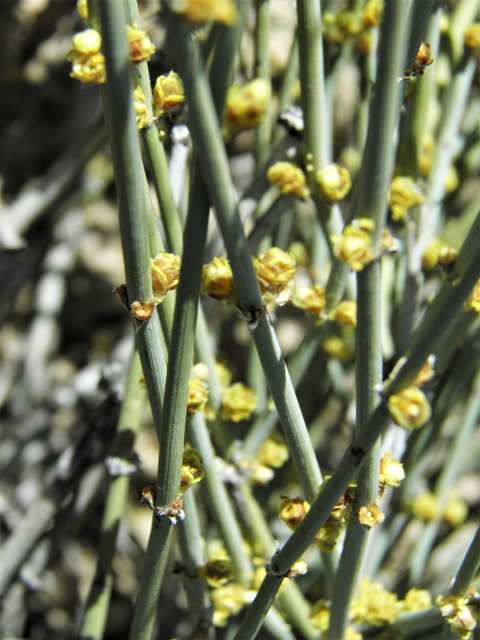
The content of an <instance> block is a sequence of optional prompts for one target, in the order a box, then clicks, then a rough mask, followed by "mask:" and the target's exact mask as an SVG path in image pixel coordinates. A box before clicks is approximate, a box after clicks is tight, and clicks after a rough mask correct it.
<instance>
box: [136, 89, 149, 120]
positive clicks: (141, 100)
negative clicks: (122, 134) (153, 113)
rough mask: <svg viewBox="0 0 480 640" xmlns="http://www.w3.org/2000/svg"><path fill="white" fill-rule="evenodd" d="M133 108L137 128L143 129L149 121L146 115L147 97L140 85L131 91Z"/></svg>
mask: <svg viewBox="0 0 480 640" xmlns="http://www.w3.org/2000/svg"><path fill="white" fill-rule="evenodd" d="M133 108H134V110H135V121H136V123H137V127H138V128H139V129H143V127H146V126H147V125H148V124H149V123H150V118H149V115H148V107H147V99H146V98H145V94H144V93H143V91H142V89H141V87H137V88H136V89H135V91H134V92H133Z"/></svg>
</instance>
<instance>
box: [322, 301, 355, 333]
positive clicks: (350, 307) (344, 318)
mask: <svg viewBox="0 0 480 640" xmlns="http://www.w3.org/2000/svg"><path fill="white" fill-rule="evenodd" d="M329 317H330V318H331V319H332V320H336V321H337V322H340V323H341V324H346V325H348V326H350V327H356V326H357V303H356V302H355V300H345V301H344V302H341V303H340V304H339V305H338V307H337V308H336V309H334V310H333V311H332V313H331V314H330V315H329Z"/></svg>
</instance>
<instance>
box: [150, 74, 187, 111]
mask: <svg viewBox="0 0 480 640" xmlns="http://www.w3.org/2000/svg"><path fill="white" fill-rule="evenodd" d="M184 100H185V96H184V95H183V85H182V81H181V80H180V78H179V76H178V74H177V73H174V72H173V71H170V73H169V74H168V76H166V77H165V76H159V77H158V78H157V81H156V82H155V88H154V90H153V113H154V114H155V115H156V116H158V117H160V116H163V114H164V113H165V112H166V111H169V110H170V109H173V108H174V107H176V106H177V105H179V104H180V103H182V102H183V101H184Z"/></svg>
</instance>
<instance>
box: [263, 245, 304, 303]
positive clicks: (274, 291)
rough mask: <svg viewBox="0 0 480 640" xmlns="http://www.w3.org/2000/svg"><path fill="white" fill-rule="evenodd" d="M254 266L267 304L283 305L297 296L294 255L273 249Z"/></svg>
mask: <svg viewBox="0 0 480 640" xmlns="http://www.w3.org/2000/svg"><path fill="white" fill-rule="evenodd" d="M253 266H254V267H255V272H256V275H257V281H258V284H259V286H260V292H261V294H262V299H263V301H264V302H265V304H268V303H270V302H276V303H277V304H278V305H283V304H285V303H287V302H290V300H292V298H293V296H294V295H295V281H294V279H293V274H294V273H295V271H296V270H297V267H296V263H295V258H294V256H293V254H292V253H287V252H285V251H282V250H281V249H278V248H277V247H272V248H271V249H268V251H266V252H265V253H264V254H262V255H260V256H258V258H257V259H256V260H254V262H253Z"/></svg>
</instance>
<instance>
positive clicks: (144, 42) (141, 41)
mask: <svg viewBox="0 0 480 640" xmlns="http://www.w3.org/2000/svg"><path fill="white" fill-rule="evenodd" d="M127 39H128V43H129V45H130V59H131V61H132V62H133V63H134V64H138V63H139V62H142V61H143V60H147V61H148V60H150V58H151V57H152V56H153V54H154V53H155V47H154V45H153V44H152V41H151V40H150V38H149V37H148V36H147V34H146V32H145V31H144V30H143V29H139V28H138V25H136V24H132V26H131V27H129V26H128V25H127Z"/></svg>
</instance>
